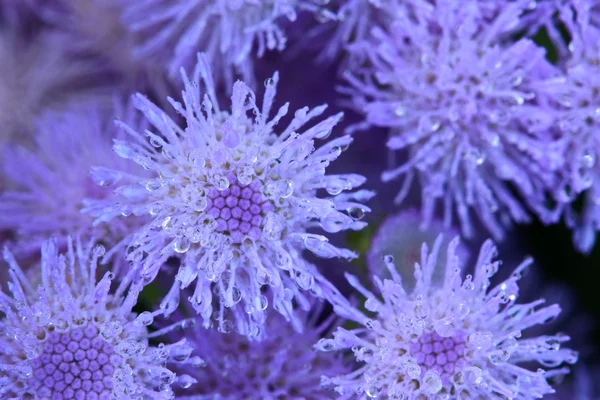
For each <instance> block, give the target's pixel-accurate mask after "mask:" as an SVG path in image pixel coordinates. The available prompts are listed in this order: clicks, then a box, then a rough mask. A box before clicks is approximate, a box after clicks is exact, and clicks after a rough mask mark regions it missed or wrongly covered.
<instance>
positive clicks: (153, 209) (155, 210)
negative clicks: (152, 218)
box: [148, 201, 163, 215]
mask: <svg viewBox="0 0 600 400" xmlns="http://www.w3.org/2000/svg"><path fill="white" fill-rule="evenodd" d="M162 209H163V206H162V204H161V203H159V202H158V201H157V202H154V203H152V204H150V207H149V208H148V213H150V215H158V214H160V212H161V211H162Z"/></svg>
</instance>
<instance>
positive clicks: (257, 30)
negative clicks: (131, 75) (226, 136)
mask: <svg viewBox="0 0 600 400" xmlns="http://www.w3.org/2000/svg"><path fill="white" fill-rule="evenodd" d="M123 4H124V6H125V10H124V12H123V21H124V23H125V24H126V25H127V26H128V27H129V29H130V30H131V31H132V32H134V33H136V34H138V35H139V41H140V44H139V46H138V47H137V49H136V54H137V55H138V56H139V57H141V58H143V59H144V60H148V59H150V60H156V61H159V62H160V63H161V64H163V65H165V69H167V70H168V72H169V75H170V76H171V77H173V78H176V77H177V76H178V74H179V69H180V68H181V67H184V68H186V69H188V70H189V69H191V68H192V67H193V65H194V63H195V60H196V54H197V53H198V52H199V51H200V52H204V53H206V55H207V58H208V60H209V64H210V65H211V66H212V67H213V69H214V70H215V71H216V72H217V75H216V76H215V80H216V81H217V82H220V81H221V79H223V78H224V80H225V82H224V83H225V87H226V89H227V90H229V88H230V87H231V84H232V83H233V81H234V78H235V77H236V76H241V78H242V79H243V80H244V81H245V82H248V84H250V85H251V86H253V83H254V81H255V79H254V67H253V56H254V52H256V54H257V56H259V57H261V56H262V55H263V54H264V53H265V52H266V51H267V50H279V51H281V50H283V49H284V48H285V46H286V41H287V39H286V33H285V32H284V30H283V29H282V27H281V25H280V23H281V21H280V19H283V18H286V19H288V20H290V21H294V20H295V19H296V17H297V12H298V11H300V10H310V11H313V12H316V11H318V10H320V9H321V7H320V6H319V5H318V4H319V1H317V0H158V1H156V0H140V1H136V2H131V1H129V0H123Z"/></svg>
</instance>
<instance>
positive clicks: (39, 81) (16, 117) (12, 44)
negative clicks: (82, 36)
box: [0, 1, 107, 185]
mask: <svg viewBox="0 0 600 400" xmlns="http://www.w3.org/2000/svg"><path fill="white" fill-rule="evenodd" d="M11 3H12V4H13V6H16V4H14V3H16V2H14V1H11ZM67 44H68V42H67V41H66V40H65V36H64V35H61V34H57V33H55V32H47V31H44V32H42V33H40V34H37V35H35V36H34V37H33V38H31V39H26V38H23V37H20V36H19V35H17V33H16V32H13V31H11V30H9V29H3V30H0V59H1V60H2V62H1V63H0V126H2V130H1V132H0V145H2V147H3V146H4V145H5V144H8V143H18V144H23V145H26V146H30V145H31V144H32V136H33V133H34V131H35V124H34V121H36V120H37V118H38V117H39V116H40V115H42V114H43V113H44V112H46V111H48V110H62V109H64V107H65V106H66V105H67V104H69V103H70V102H76V101H82V100H88V99H90V98H91V97H93V96H97V97H95V101H97V102H101V101H102V100H105V98H103V97H102V94H105V93H106V92H107V91H106V90H103V89H99V88H98V86H97V82H99V80H98V79H97V78H98V77H97V76H96V74H97V73H98V72H99V69H98V68H97V66H96V65H95V64H94V63H93V62H92V61H90V60H87V59H82V58H74V57H71V55H70V54H69V51H68V49H67V47H66V45H67ZM2 181H3V178H2V177H0V185H1V184H2Z"/></svg>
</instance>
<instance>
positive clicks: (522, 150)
mask: <svg viewBox="0 0 600 400" xmlns="http://www.w3.org/2000/svg"><path fill="white" fill-rule="evenodd" d="M435 3H436V4H435V5H422V6H421V7H416V6H415V7H409V6H408V5H407V6H404V5H398V6H396V7H394V22H393V23H392V24H390V25H389V26H384V27H376V28H373V30H372V32H371V36H370V37H369V39H368V40H365V41H362V42H359V43H356V44H354V45H353V46H352V52H354V53H356V54H357V55H358V56H359V57H362V58H364V59H366V60H367V64H366V65H365V66H364V67H362V68H359V69H357V70H356V71H355V72H353V73H350V74H348V75H347V78H348V81H349V87H348V88H346V89H345V90H344V92H346V93H347V94H349V96H350V97H351V100H352V102H353V104H354V106H355V107H356V109H357V110H359V111H360V112H362V113H364V114H365V115H366V123H365V124H364V125H363V126H369V125H375V126H382V127H387V128H390V129H391V133H392V137H391V138H390V140H389V141H388V147H389V149H390V150H392V151H399V150H402V151H406V153H407V154H408V155H409V156H408V160H407V161H406V162H405V163H403V164H401V165H400V166H398V167H396V168H394V169H392V170H389V171H386V172H384V173H383V175H382V178H383V180H384V181H390V180H392V179H395V178H397V177H398V176H403V177H404V182H403V186H402V189H401V191H400V193H399V194H398V197H397V198H396V201H397V202H401V201H402V200H403V199H404V197H405V196H406V195H407V193H408V192H409V189H410V187H411V185H412V182H413V180H414V177H415V176H417V177H418V179H419V182H420V186H421V197H422V214H423V218H424V221H425V223H426V224H428V223H430V222H431V221H432V219H433V216H434V214H435V210H436V208H437V207H439V206H440V204H441V205H442V208H443V211H444V214H445V222H446V224H447V225H446V226H447V227H448V228H449V227H450V226H451V223H452V218H451V217H452V215H453V214H454V215H457V216H458V218H459V220H460V226H461V229H462V232H463V234H464V235H465V236H466V237H471V236H472V235H473V229H474V227H473V221H472V214H475V215H476V216H477V217H478V219H479V220H480V221H481V223H483V224H484V225H485V227H486V228H487V229H488V230H489V231H490V232H491V234H492V236H493V237H495V238H501V237H502V236H503V233H504V229H505V226H506V225H507V224H508V223H509V222H510V221H511V220H512V221H516V222H527V221H529V220H530V215H529V214H530V213H529V210H527V208H526V207H525V205H524V204H523V203H525V204H526V205H527V206H529V209H530V210H531V211H533V212H535V213H536V214H537V215H538V216H539V217H541V218H542V219H543V220H544V221H545V222H548V221H554V220H555V219H556V218H557V216H556V215H555V213H553V212H552V211H553V210H548V209H547V208H546V201H545V200H546V198H545V193H546V191H548V190H550V188H552V183H553V182H555V180H556V170H557V169H558V168H559V167H560V166H561V165H562V152H561V150H562V147H561V146H562V143H561V142H560V141H557V140H556V139H555V138H554V136H553V135H552V133H551V132H550V131H549V129H548V127H549V124H550V122H549V121H551V120H552V112H551V111H552V110H551V109H550V108H547V107H544V101H543V99H540V98H539V96H537V95H536V93H535V91H534V89H533V83H534V82H536V81H538V80H540V79H542V78H543V77H548V76H553V74H557V72H556V71H555V69H554V67H552V66H551V65H550V64H549V63H548V62H547V61H546V60H545V58H544V55H545V51H544V49H543V48H540V47H538V46H537V45H536V44H535V43H534V42H533V41H531V40H529V39H527V38H524V39H520V40H518V41H516V42H514V41H513V42H511V41H510V40H508V39H507V36H508V33H510V32H512V28H513V27H514V26H515V25H516V24H518V21H519V18H520V15H521V14H522V13H523V12H525V6H524V3H529V2H521V1H517V2H509V4H507V5H506V6H505V7H503V8H502V9H501V11H498V12H497V13H493V12H490V10H488V8H487V7H484V8H482V7H483V3H486V2H480V1H475V0H469V1H466V2H454V1H437V2H435Z"/></svg>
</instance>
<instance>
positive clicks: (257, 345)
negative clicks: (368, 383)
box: [175, 303, 349, 400]
mask: <svg viewBox="0 0 600 400" xmlns="http://www.w3.org/2000/svg"><path fill="white" fill-rule="evenodd" d="M313 305H315V304H314V303H313ZM321 312H322V307H320V306H319V305H315V307H314V308H313V312H311V313H307V312H304V313H302V314H301V316H300V318H301V320H302V325H303V326H304V331H303V332H302V333H300V332H296V331H294V329H292V327H291V326H290V325H289V324H288V323H287V321H286V320H285V318H283V316H281V315H279V314H277V313H274V312H272V311H271V314H272V315H270V316H269V319H268V322H267V324H266V326H265V329H266V331H267V332H266V333H267V335H266V338H265V339H263V340H261V341H254V340H249V339H248V337H246V336H242V335H239V334H237V333H219V332H217V331H215V330H206V329H204V328H202V327H201V326H199V325H197V326H196V329H195V330H194V331H193V332H191V333H190V334H187V335H186V337H187V338H188V340H189V343H190V345H192V346H194V351H193V353H192V354H194V355H196V356H197V357H200V358H202V359H203V360H204V361H205V362H206V367H205V368H194V367H190V366H187V365H181V366H180V367H179V368H176V369H175V371H181V372H183V373H185V374H189V376H191V377H193V378H195V379H196V380H197V383H196V384H194V385H191V386H190V387H189V389H187V390H186V391H185V392H182V394H181V395H178V396H177V398H178V399H195V400H202V399H205V400H209V399H210V400H213V399H219V400H237V399H247V400H262V399H281V400H283V399H311V400H313V399H314V400H322V399H323V400H324V399H333V398H335V392H334V391H333V390H331V389H330V388H324V387H321V376H322V375H337V374H342V373H348V372H349V368H348V365H347V363H345V362H344V360H343V359H342V357H341V356H336V355H333V354H324V353H321V352H317V351H315V350H313V349H312V345H313V344H314V343H315V342H316V341H317V340H319V338H320V337H322V335H323V334H327V333H328V332H329V331H330V329H331V326H332V325H333V321H332V318H331V317H330V318H327V319H325V320H324V321H323V322H320V323H319V322H318V320H319V318H320V317H321Z"/></svg>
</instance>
